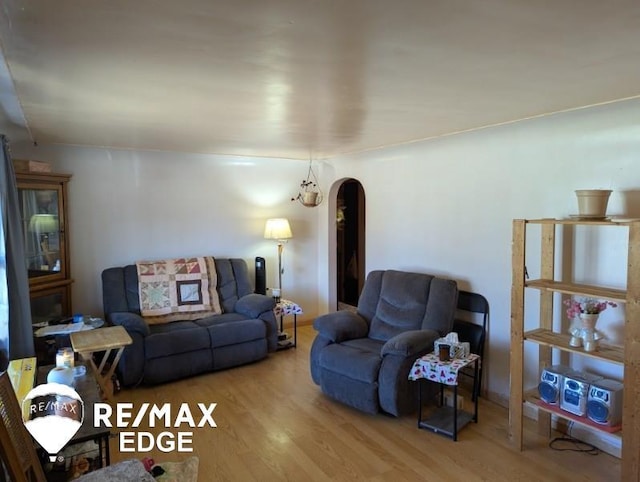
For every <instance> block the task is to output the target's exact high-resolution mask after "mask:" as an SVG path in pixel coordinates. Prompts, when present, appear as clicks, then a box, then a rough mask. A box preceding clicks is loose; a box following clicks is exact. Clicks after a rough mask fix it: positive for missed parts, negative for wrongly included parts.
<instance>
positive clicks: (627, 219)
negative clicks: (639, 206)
mask: <svg viewBox="0 0 640 482" xmlns="http://www.w3.org/2000/svg"><path fill="white" fill-rule="evenodd" d="M611 221H613V222H614V223H631V222H633V221H640V218H611Z"/></svg>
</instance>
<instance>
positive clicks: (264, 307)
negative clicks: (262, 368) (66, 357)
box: [102, 258, 278, 386]
mask: <svg viewBox="0 0 640 482" xmlns="http://www.w3.org/2000/svg"><path fill="white" fill-rule="evenodd" d="M215 264H216V271H217V275H218V286H217V291H218V295H219V298H220V305H221V307H222V311H223V312H222V314H220V315H213V316H207V317H205V318H201V319H199V320H193V321H174V322H171V323H165V324H159V325H158V324H148V323H146V322H145V320H144V318H142V317H141V316H140V301H139V293H138V274H137V269H136V265H134V264H132V265H128V266H124V267H114V268H108V269H105V270H104V271H103V272H102V294H103V306H104V315H105V319H106V321H107V323H109V324H113V325H121V326H123V327H124V328H125V329H126V330H127V332H128V333H129V335H130V336H131V338H132V339H133V344H131V345H129V346H127V347H126V348H125V350H124V352H123V354H122V358H121V359H120V362H119V364H118V366H117V371H118V376H119V379H120V381H121V383H122V384H123V385H124V386H133V385H137V384H140V383H142V384H157V383H163V382H168V381H171V380H176V379H179V378H184V377H188V376H192V375H197V374H199V373H204V372H208V371H212V370H221V369H224V368H230V367H234V366H237V365H242V364H245V363H250V362H254V361H257V360H260V359H262V358H265V357H266V356H267V355H268V353H269V352H272V351H275V350H276V349H277V344H278V328H277V324H276V318H275V315H274V314H273V308H274V301H273V298H271V297H268V296H265V295H260V294H255V293H254V292H253V286H252V283H251V280H250V278H249V273H248V269H247V264H246V262H245V261H244V260H242V259H219V258H216V259H215Z"/></svg>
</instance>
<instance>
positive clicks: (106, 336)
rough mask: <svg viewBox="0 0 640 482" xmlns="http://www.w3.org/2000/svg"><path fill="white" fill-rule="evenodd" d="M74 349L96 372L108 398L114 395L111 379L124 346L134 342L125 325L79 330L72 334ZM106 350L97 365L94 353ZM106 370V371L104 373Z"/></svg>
mask: <svg viewBox="0 0 640 482" xmlns="http://www.w3.org/2000/svg"><path fill="white" fill-rule="evenodd" d="M70 339H71V346H72V347H73V351H74V352H76V353H79V354H80V357H81V358H82V359H83V360H85V361H86V363H87V364H88V365H89V366H90V367H91V370H92V371H93V373H94V374H95V377H96V380H97V381H98V385H100V388H101V389H102V393H103V395H104V397H105V398H106V399H107V400H111V399H112V397H113V391H112V390H111V389H109V380H111V377H112V376H113V373H114V371H115V369H116V366H117V365H118V362H119V361H120V357H121V356H122V352H123V351H124V347H125V346H127V345H130V344H131V343H133V340H132V339H131V337H130V336H129V333H127V330H125V329H124V327H122V326H120V325H117V326H109V327H107V328H98V329H96V330H90V331H78V332H76V333H72V334H71V336H70ZM113 350H117V351H116V355H115V358H114V359H113V362H111V367H109V369H108V370H107V371H106V372H105V366H106V363H107V360H108V358H109V356H110V355H111V352H112V351H113ZM102 351H104V355H103V356H102V360H101V361H100V365H99V366H96V364H95V362H94V360H93V355H94V353H96V352H102ZM103 372H105V373H103Z"/></svg>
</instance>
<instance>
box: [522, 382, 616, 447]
mask: <svg viewBox="0 0 640 482" xmlns="http://www.w3.org/2000/svg"><path fill="white" fill-rule="evenodd" d="M524 401H525V403H529V404H531V405H533V406H534V407H536V408H539V409H540V410H543V411H545V412H548V413H551V414H552V415H557V416H559V417H562V418H565V419H567V420H571V421H572V422H575V423H577V424H579V425H582V426H583V427H588V428H590V429H594V430H597V431H599V432H604V433H608V434H611V435H614V436H616V437H619V438H622V431H621V430H620V426H618V427H609V426H607V425H600V424H598V423H596V422H593V421H592V420H589V419H588V418H587V417H581V416H579V415H574V414H573V413H571V412H567V411H565V410H562V409H561V408H560V407H559V406H557V405H549V404H547V403H545V402H543V401H542V400H541V399H540V395H539V394H538V390H537V389H535V388H534V389H532V390H528V391H526V392H525V394H524Z"/></svg>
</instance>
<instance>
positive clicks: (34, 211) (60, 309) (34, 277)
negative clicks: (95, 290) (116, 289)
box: [16, 171, 73, 325]
mask: <svg viewBox="0 0 640 482" xmlns="http://www.w3.org/2000/svg"><path fill="white" fill-rule="evenodd" d="M70 179H71V175H69V174H56V173H50V172H47V173H41V172H22V171H16V181H17V185H18V202H19V204H20V218H21V223H22V234H23V236H24V248H25V265H26V267H27V271H28V275H29V294H30V298H31V314H32V322H33V323H34V325H41V324H45V323H47V322H49V321H55V320H59V319H61V318H66V317H69V316H71V312H72V311H71V283H72V282H73V280H72V279H71V277H70V268H69V241H68V239H69V236H68V223H67V184H68V182H69V180H70Z"/></svg>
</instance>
